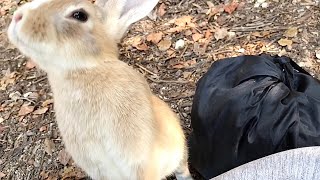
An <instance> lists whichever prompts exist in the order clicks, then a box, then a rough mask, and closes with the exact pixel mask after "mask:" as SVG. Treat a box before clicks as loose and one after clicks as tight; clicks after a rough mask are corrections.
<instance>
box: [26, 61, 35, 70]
mask: <svg viewBox="0 0 320 180" xmlns="http://www.w3.org/2000/svg"><path fill="white" fill-rule="evenodd" d="M36 66H37V65H36V64H35V63H34V62H33V61H32V60H28V61H27V63H26V68H27V69H32V68H34V67H36Z"/></svg>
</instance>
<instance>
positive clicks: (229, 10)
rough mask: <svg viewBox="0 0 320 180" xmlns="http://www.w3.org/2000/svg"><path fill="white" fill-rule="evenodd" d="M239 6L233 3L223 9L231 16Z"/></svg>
mask: <svg viewBox="0 0 320 180" xmlns="http://www.w3.org/2000/svg"><path fill="white" fill-rule="evenodd" d="M238 5H239V3H237V2H234V1H233V2H231V3H228V4H226V5H225V6H224V7H223V8H224V11H225V12H227V13H229V14H231V13H233V11H235V10H236V9H237V7H238Z"/></svg>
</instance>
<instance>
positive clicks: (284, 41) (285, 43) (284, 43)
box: [278, 39, 292, 46]
mask: <svg viewBox="0 0 320 180" xmlns="http://www.w3.org/2000/svg"><path fill="white" fill-rule="evenodd" d="M278 43H279V44H280V46H291V45H292V40H290V39H280V40H279V41H278Z"/></svg>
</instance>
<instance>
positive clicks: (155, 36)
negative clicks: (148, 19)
mask: <svg viewBox="0 0 320 180" xmlns="http://www.w3.org/2000/svg"><path fill="white" fill-rule="evenodd" d="M162 36H163V33H162V32H158V33H151V34H149V35H148V36H147V41H151V42H153V43H154V44H158V43H159V42H160V41H161V39H162Z"/></svg>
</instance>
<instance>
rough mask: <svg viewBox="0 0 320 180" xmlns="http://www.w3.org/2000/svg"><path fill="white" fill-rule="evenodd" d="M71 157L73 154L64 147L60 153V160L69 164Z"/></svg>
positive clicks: (64, 163)
mask: <svg viewBox="0 0 320 180" xmlns="http://www.w3.org/2000/svg"><path fill="white" fill-rule="evenodd" d="M70 159H71V156H70V155H69V154H68V153H67V152H66V150H65V149H62V150H61V151H60V152H59V154H58V161H59V162H60V163H61V164H63V165H67V164H68V162H69V160H70Z"/></svg>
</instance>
